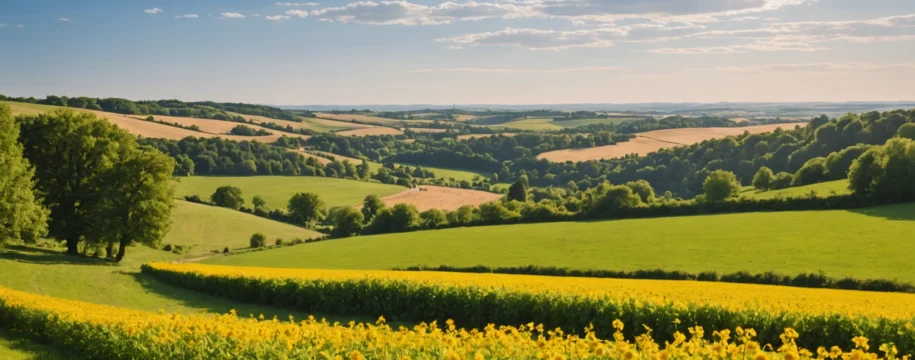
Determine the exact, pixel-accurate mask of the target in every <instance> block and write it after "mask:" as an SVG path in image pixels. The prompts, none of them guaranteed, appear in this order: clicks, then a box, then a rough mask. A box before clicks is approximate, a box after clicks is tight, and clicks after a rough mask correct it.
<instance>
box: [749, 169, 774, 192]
mask: <svg viewBox="0 0 915 360" xmlns="http://www.w3.org/2000/svg"><path fill="white" fill-rule="evenodd" d="M773 186H775V174H773V173H772V169H769V168H768V167H765V166H763V167H761V168H759V170H758V171H756V175H753V187H755V188H756V190H759V191H769V190H770V189H772V187H773Z"/></svg>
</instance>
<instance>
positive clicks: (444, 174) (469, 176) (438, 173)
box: [398, 163, 489, 182]
mask: <svg viewBox="0 0 915 360" xmlns="http://www.w3.org/2000/svg"><path fill="white" fill-rule="evenodd" d="M398 165H401V166H409V167H411V168H414V167H416V165H413V164H404V163H399V164H398ZM421 166H422V167H423V169H426V170H429V171H431V172H433V173H434V174H435V178H436V179H440V178H445V179H455V180H457V181H461V180H467V181H469V182H473V178H474V177H476V176H478V177H480V179H488V178H489V175H486V174H484V173H482V172H476V171H470V170H455V169H445V168H439V167H431V166H425V165H421Z"/></svg>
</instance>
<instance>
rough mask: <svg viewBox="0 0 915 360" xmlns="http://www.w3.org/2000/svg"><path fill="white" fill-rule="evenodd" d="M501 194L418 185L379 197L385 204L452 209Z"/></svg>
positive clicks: (425, 208)
mask: <svg viewBox="0 0 915 360" xmlns="http://www.w3.org/2000/svg"><path fill="white" fill-rule="evenodd" d="M501 197H502V195H499V194H493V193H490V192H485V191H479V190H467V189H458V188H450V187H442V186H426V185H423V186H420V187H418V188H416V189H409V190H407V191H404V192H401V193H398V194H394V195H390V196H385V197H383V198H381V200H382V201H384V203H385V204H386V205H387V206H394V205H396V204H411V205H413V206H416V208H417V209H419V211H426V210H429V209H439V210H448V211H453V210H457V209H458V208H459V207H461V206H464V205H472V206H476V205H480V204H482V203H485V202H490V201H495V200H499V198H501Z"/></svg>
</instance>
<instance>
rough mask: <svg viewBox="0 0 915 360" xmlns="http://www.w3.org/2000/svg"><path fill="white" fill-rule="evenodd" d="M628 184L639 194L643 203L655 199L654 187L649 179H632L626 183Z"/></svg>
mask: <svg viewBox="0 0 915 360" xmlns="http://www.w3.org/2000/svg"><path fill="white" fill-rule="evenodd" d="M626 186H628V187H629V188H630V189H632V192H633V193H635V194H636V195H638V196H639V198H640V199H642V202H643V203H646V204H648V203H651V202H653V201H654V188H652V187H651V184H649V183H648V181H645V180H639V181H630V182H628V183H626Z"/></svg>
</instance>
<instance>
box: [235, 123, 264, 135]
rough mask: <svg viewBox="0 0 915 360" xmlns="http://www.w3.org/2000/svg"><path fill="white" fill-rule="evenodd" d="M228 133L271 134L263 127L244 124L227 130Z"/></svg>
mask: <svg viewBox="0 0 915 360" xmlns="http://www.w3.org/2000/svg"><path fill="white" fill-rule="evenodd" d="M229 134H232V135H241V136H267V135H273V134H271V133H270V132H269V131H265V130H263V129H257V130H255V129H252V128H250V127H247V126H244V125H236V126H235V127H234V128H232V130H230V131H229Z"/></svg>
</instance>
